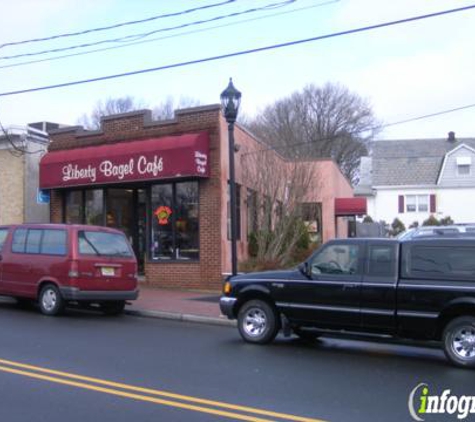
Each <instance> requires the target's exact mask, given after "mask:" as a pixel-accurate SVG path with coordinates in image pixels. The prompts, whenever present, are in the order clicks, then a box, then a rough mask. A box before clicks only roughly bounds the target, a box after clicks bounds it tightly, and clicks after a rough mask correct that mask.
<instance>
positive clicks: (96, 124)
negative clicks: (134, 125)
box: [77, 95, 147, 130]
mask: <svg viewBox="0 0 475 422" xmlns="http://www.w3.org/2000/svg"><path fill="white" fill-rule="evenodd" d="M146 107H147V106H146V104H144V103H143V101H141V100H137V99H135V98H134V97H132V96H130V95H127V96H125V97H116V98H107V99H106V100H105V101H102V100H99V101H97V102H96V105H95V106H94V109H93V110H92V112H91V113H90V114H89V115H88V114H83V115H82V116H81V117H80V118H79V119H78V121H77V122H78V124H80V125H82V126H84V127H85V128H86V129H91V130H94V129H99V128H100V127H101V117H103V116H110V115H112V114H120V113H128V112H129V111H134V110H140V109H143V108H146Z"/></svg>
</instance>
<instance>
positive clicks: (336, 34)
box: [0, 4, 475, 97]
mask: <svg viewBox="0 0 475 422" xmlns="http://www.w3.org/2000/svg"><path fill="white" fill-rule="evenodd" d="M470 9H475V4H474V5H470V6H465V7H460V8H456V9H450V10H444V11H441V12H435V13H430V14H426V15H420V16H414V17H411V18H405V19H399V20H396V21H390V22H384V23H380V24H376V25H370V26H364V27H360V28H354V29H350V30H347V31H341V32H334V33H332V34H327V35H320V36H316V37H312V38H306V39H302V40H296V41H289V42H285V43H281V44H274V45H270V46H265V47H258V48H253V49H249V50H243V51H237V52H234V53H228V54H222V55H218V56H212V57H206V58H202V59H196V60H189V61H186V62H179V63H173V64H169V65H164V66H159V67H153V68H148V69H141V70H135V71H131V72H124V73H118V74H115V75H107V76H99V77H96V78H89V79H83V80H79V81H71V82H63V83H59V84H53V85H46V86H40V87H36V88H28V89H20V90H16V91H8V92H2V93H0V97H6V96H10V95H18V94H25V93H29V92H37V91H44V90H49V89H56V88H65V87H68V86H74V85H81V84H85V83H91V82H99V81H105V80H110V79H117V78H122V77H126V76H133V75H140V74H144V73H150V72H157V71H160V70H165V69H173V68H178V67H184V66H190V65H193V64H199V63H206V62H211V61H217V60H223V59H227V58H230V57H238V56H243V55H247V54H252V53H260V52H263V51H268V50H274V49H278V48H284V47H290V46H294V45H299V44H305V43H308V42H313V41H320V40H324V39H329V38H335V37H339V36H343V35H350V34H356V33H359V32H365V31H370V30H374V29H379V28H385V27H389V26H394V25H399V24H403V23H409V22H414V21H419V20H423V19H429V18H433V17H437V16H442V15H448V14H452V13H458V12H464V11H467V10H470Z"/></svg>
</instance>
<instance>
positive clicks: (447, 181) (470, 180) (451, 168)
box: [439, 145, 475, 187]
mask: <svg viewBox="0 0 475 422" xmlns="http://www.w3.org/2000/svg"><path fill="white" fill-rule="evenodd" d="M465 157H466V158H470V159H471V160H470V161H471V164H470V174H467V175H459V174H458V166H457V158H465ZM439 185H440V186H474V187H475V152H474V150H473V149H472V148H468V147H466V146H464V145H462V146H461V147H460V148H456V149H455V150H454V151H453V152H450V153H448V154H447V156H446V159H445V163H444V166H443V168H442V172H441V174H440V178H439Z"/></svg>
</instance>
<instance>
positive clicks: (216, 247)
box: [50, 106, 222, 290]
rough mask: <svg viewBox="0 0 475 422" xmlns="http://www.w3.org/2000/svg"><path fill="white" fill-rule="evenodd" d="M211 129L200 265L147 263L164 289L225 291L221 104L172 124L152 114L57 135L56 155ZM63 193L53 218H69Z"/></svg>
mask: <svg viewBox="0 0 475 422" xmlns="http://www.w3.org/2000/svg"><path fill="white" fill-rule="evenodd" d="M198 131H207V132H208V134H209V139H210V157H209V160H210V175H211V177H210V178H209V179H202V180H200V184H199V196H200V198H199V199H200V205H199V226H200V229H199V236H200V260H199V262H184V263H178V262H176V261H174V262H160V263H156V262H150V261H147V259H146V260H145V279H146V283H147V284H152V285H158V286H161V287H171V288H173V287H175V288H176V287H183V288H192V289H210V290H217V289H220V288H221V282H222V262H221V231H220V225H219V224H217V222H218V221H220V219H221V207H222V204H221V167H220V154H221V153H220V136H221V135H220V128H219V106H207V107H197V108H193V109H187V110H179V111H177V112H176V118H175V119H173V120H169V121H161V122H157V121H152V120H151V117H150V111H149V110H143V111H137V112H132V113H126V114H121V115H114V116H108V117H105V118H103V120H102V127H101V130H99V131H93V132H91V131H84V130H83V129H82V128H81V127H71V128H66V129H60V130H57V131H54V132H52V133H51V146H50V151H55V150H64V149H71V148H79V147H85V146H94V145H103V144H107V143H111V144H112V143H118V142H129V141H132V140H134V141H135V140H140V139H147V138H151V137H162V136H169V135H180V134H185V133H191V132H198ZM62 201H63V199H62V194H61V192H60V191H58V190H57V191H53V192H52V199H51V220H52V221H53V222H61V221H62V220H63V215H62V210H63V202H62Z"/></svg>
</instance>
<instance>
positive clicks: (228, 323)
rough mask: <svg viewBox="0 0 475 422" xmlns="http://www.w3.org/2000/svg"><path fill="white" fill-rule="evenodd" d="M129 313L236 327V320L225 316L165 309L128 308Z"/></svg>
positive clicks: (127, 312) (146, 316)
mask: <svg viewBox="0 0 475 422" xmlns="http://www.w3.org/2000/svg"><path fill="white" fill-rule="evenodd" d="M124 312H125V313H126V314H127V315H132V316H138V317H145V318H160V319H168V320H172V321H183V322H195V323H199V324H210V325H220V326H226V327H236V326H237V323H236V321H233V320H230V319H227V318H225V317H223V318H219V317H209V316H203V315H195V314H181V313H177V312H164V311H146V310H140V309H126V310H125V311H124Z"/></svg>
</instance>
